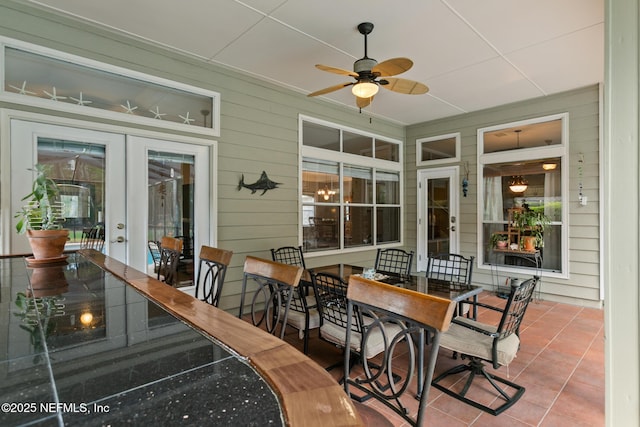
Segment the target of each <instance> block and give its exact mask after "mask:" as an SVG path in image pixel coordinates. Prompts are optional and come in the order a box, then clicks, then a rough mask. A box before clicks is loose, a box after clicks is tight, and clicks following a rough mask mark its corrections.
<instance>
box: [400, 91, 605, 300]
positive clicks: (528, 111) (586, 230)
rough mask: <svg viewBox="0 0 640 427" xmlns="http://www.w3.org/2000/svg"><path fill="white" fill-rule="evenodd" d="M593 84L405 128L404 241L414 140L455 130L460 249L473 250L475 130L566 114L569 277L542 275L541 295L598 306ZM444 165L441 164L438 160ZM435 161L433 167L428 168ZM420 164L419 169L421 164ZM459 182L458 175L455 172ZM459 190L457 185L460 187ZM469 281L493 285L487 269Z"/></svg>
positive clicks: (411, 227)
mask: <svg viewBox="0 0 640 427" xmlns="http://www.w3.org/2000/svg"><path fill="white" fill-rule="evenodd" d="M599 105H600V103H599V89H598V87H597V86H591V87H586V88H582V89H578V90H574V91H570V92H566V93H562V94H557V95H551V96H547V97H544V98H537V99H532V100H528V101H524V102H519V103H514V104H510V105H504V106H500V107H496V108H492V109H488V110H483V111H478V112H474V113H469V114H464V115H459V116H456V117H449V118H446V119H441V120H436V121H432V122H427V123H420V124H416V125H412V126H409V127H408V128H407V132H406V133H407V139H406V143H405V146H406V147H407V150H406V157H405V181H406V182H405V195H406V199H407V210H406V211H405V214H406V224H407V227H406V234H405V236H406V239H405V241H406V245H407V246H409V247H416V245H417V235H416V233H417V229H416V220H415V218H416V215H417V206H416V198H417V188H416V185H417V184H416V181H417V167H416V149H415V146H416V145H415V143H416V139H420V138H425V137H430V136H437V135H443V134H448V133H453V132H460V133H461V150H462V153H461V154H462V155H461V162H460V163H458V164H460V165H461V167H460V170H461V174H462V173H464V164H465V163H467V164H468V166H469V193H468V196H467V197H466V198H465V197H462V194H460V215H459V216H460V219H459V222H458V224H459V230H460V249H461V250H460V252H461V253H462V254H463V255H466V256H469V255H473V256H475V257H476V259H478V254H477V247H478V246H477V245H478V242H477V201H478V182H477V136H476V135H477V130H478V128H483V127H487V126H492V125H498V124H501V123H510V122H514V121H518V120H524V119H529V118H535V117H541V116H547V115H550V114H557V113H564V112H567V113H569V189H570V194H569V199H568V200H569V202H568V206H567V207H568V209H569V278H568V279H558V278H552V277H543V280H542V286H541V288H540V289H541V292H542V297H543V298H545V299H549V300H554V301H560V302H568V303H573V304H580V305H586V306H596V307H597V306H600V304H601V301H600V300H601V297H600V251H599V248H600V239H599V235H600V225H599V221H600V211H599V210H600V198H599V194H600V184H599V183H600V176H599V167H600V159H599V143H600V136H599V135H600V114H599ZM580 153H582V154H583V155H584V167H583V193H584V194H585V195H586V196H587V197H588V200H589V202H588V205H587V206H580V205H579V204H578V179H579V177H578V158H579V154H580ZM439 166H446V165H439ZM435 167H437V166H434V168H435ZM421 168H423V167H422V166H421ZM460 181H461V182H462V176H461V177H460ZM460 193H462V189H460ZM473 278H474V282H477V283H480V284H483V285H484V286H486V287H488V288H491V287H492V286H494V284H495V279H494V278H493V277H492V274H491V270H490V269H489V268H478V267H476V268H475V269H474V273H473Z"/></svg>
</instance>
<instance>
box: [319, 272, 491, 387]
mask: <svg viewBox="0 0 640 427" xmlns="http://www.w3.org/2000/svg"><path fill="white" fill-rule="evenodd" d="M365 270H372V269H369V268H365V267H362V266H357V265H351V264H344V263H338V264H328V265H323V266H318V267H312V268H309V269H308V274H309V276H310V277H313V275H314V274H317V273H329V274H333V275H335V276H338V277H341V278H342V279H343V280H344V281H345V282H347V283H348V282H349V277H350V276H351V275H358V276H363V275H364V273H365ZM367 273H368V274H372V275H373V277H372V279H373V280H376V281H379V282H382V283H386V284H389V285H393V286H398V287H402V288H404V289H409V290H412V291H416V292H421V293H424V294H428V295H433V296H437V297H440V298H445V299H448V300H451V301H454V302H456V303H458V307H459V308H458V310H457V312H458V313H462V311H463V310H462V309H460V304H461V303H463V302H464V301H466V300H472V301H473V302H477V300H478V295H480V294H481V293H482V291H483V289H484V288H483V287H482V286H480V285H474V284H464V283H458V282H449V281H447V280H442V279H433V278H428V277H427V276H426V274H408V275H405V274H397V273H393V272H385V271H368V272H367ZM467 313H468V315H469V316H470V317H471V318H473V319H475V318H476V316H477V311H476V305H473V304H472V305H471V309H470V310H469V311H468V312H467ZM425 344H426V340H425V337H424V334H421V335H420V337H419V341H418V348H419V351H420V352H421V353H422V352H423V351H424V347H425ZM422 372H424V357H419V358H418V379H417V389H418V395H420V393H421V391H422V386H423V382H424V379H423V375H422Z"/></svg>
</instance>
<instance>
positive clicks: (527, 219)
mask: <svg viewBox="0 0 640 427" xmlns="http://www.w3.org/2000/svg"><path fill="white" fill-rule="evenodd" d="M513 221H514V223H515V226H516V227H517V228H518V229H519V230H520V235H521V236H533V237H534V238H535V241H536V243H535V246H536V247H537V248H542V247H544V231H545V230H546V229H547V228H548V227H549V224H551V220H550V219H549V217H548V216H546V215H545V214H544V213H543V212H542V211H534V210H531V209H525V210H523V211H519V212H515V213H514V215H513Z"/></svg>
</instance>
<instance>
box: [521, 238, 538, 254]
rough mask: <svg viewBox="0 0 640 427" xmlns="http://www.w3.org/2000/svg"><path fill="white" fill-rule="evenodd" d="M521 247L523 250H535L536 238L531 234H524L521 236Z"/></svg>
mask: <svg viewBox="0 0 640 427" xmlns="http://www.w3.org/2000/svg"><path fill="white" fill-rule="evenodd" d="M522 248H523V249H524V250H525V251H529V252H533V251H535V250H536V238H535V237H533V236H524V237H523V238H522Z"/></svg>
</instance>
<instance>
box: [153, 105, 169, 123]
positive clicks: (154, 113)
mask: <svg viewBox="0 0 640 427" xmlns="http://www.w3.org/2000/svg"><path fill="white" fill-rule="evenodd" d="M149 112H150V113H151V114H153V118H154V119H158V120H162V116H166V115H167V113H162V114H161V113H160V107H158V106H157V105H156V110H155V111H153V110H149Z"/></svg>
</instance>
